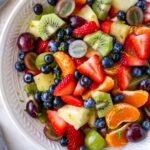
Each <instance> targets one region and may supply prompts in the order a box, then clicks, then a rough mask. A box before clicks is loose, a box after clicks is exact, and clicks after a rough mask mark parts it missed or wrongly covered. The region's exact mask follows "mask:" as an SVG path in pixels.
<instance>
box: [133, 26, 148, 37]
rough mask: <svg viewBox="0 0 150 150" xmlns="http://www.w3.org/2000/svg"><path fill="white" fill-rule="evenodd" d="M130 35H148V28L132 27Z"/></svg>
mask: <svg viewBox="0 0 150 150" xmlns="http://www.w3.org/2000/svg"><path fill="white" fill-rule="evenodd" d="M132 33H134V34H136V35H141V34H145V33H150V28H148V27H145V26H142V27H133V28H132Z"/></svg>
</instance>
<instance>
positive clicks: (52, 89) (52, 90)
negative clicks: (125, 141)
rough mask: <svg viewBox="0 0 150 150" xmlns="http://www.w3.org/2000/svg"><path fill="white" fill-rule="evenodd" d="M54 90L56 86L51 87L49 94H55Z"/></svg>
mask: <svg viewBox="0 0 150 150" xmlns="http://www.w3.org/2000/svg"><path fill="white" fill-rule="evenodd" d="M54 89H55V85H54V84H52V85H51V86H50V87H49V93H50V94H53V93H54Z"/></svg>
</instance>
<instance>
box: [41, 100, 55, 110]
mask: <svg viewBox="0 0 150 150" xmlns="http://www.w3.org/2000/svg"><path fill="white" fill-rule="evenodd" d="M43 106H44V108H45V109H53V104H52V102H50V101H45V102H44V103H43Z"/></svg>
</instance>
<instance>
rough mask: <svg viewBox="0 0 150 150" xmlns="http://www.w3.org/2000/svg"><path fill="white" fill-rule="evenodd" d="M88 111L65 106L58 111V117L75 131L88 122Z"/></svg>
mask: <svg viewBox="0 0 150 150" xmlns="http://www.w3.org/2000/svg"><path fill="white" fill-rule="evenodd" d="M89 113H90V111H89V110H88V109H86V108H83V107H76V106H72V105H65V106H63V107H62V108H60V109H59V110H58V116H59V117H61V118H62V119H64V120H65V121H66V122H67V123H69V124H71V125H72V126H74V128H75V129H76V130H78V129H79V128H80V127H82V126H83V125H85V124H86V123H87V122H88V120H89Z"/></svg>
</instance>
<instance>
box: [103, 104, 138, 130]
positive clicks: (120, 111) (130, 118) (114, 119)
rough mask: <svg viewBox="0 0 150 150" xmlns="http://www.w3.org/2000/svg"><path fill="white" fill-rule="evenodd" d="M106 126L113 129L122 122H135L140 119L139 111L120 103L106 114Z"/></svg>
mask: <svg viewBox="0 0 150 150" xmlns="http://www.w3.org/2000/svg"><path fill="white" fill-rule="evenodd" d="M105 117H106V122H107V126H108V127H109V128H110V129H115V128H117V127H118V126H119V125H121V124H122V123H124V122H135V121H136V120H138V119H139V117H140V111H139V110H138V109H137V108H136V107H134V106H132V105H129V104H126V103H120V104H116V105H114V106H113V107H112V108H111V109H110V110H109V111H108V112H107V114H106V116H105Z"/></svg>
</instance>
